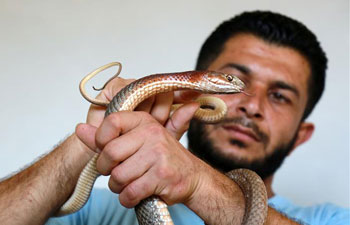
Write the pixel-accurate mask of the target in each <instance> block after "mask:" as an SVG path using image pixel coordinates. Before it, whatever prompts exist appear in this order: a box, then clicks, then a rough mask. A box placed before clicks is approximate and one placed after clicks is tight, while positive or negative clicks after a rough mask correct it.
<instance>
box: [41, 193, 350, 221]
mask: <svg viewBox="0 0 350 225" xmlns="http://www.w3.org/2000/svg"><path fill="white" fill-rule="evenodd" d="M269 205H270V206H271V207H273V208H275V209H276V210H277V211H279V212H281V213H283V214H285V215H286V216H288V217H289V218H292V219H295V220H296V221H298V222H299V223H301V224H310V225H316V224H317V225H326V224H327V225H349V224H350V210H349V209H344V208H340V207H337V206H335V205H333V204H328V203H327V204H321V205H315V206H311V207H299V206H296V205H294V204H293V203H291V202H290V201H288V200H287V199H285V198H283V197H281V196H278V195H276V196H274V197H272V198H270V199H269ZM169 211H170V214H171V217H172V219H173V221H174V224H175V225H203V224H204V222H203V221H202V220H201V219H200V218H199V217H198V216H197V215H196V214H194V213H193V212H192V211H191V210H189V209H188V208H186V206H184V205H182V204H176V205H173V206H170V207H169ZM60 224H64V225H97V224H99V225H117V224H120V225H138V223H137V219H136V215H135V212H134V209H127V208H124V207H123V206H122V205H120V203H119V200H118V195H116V194H114V193H112V192H111V191H109V190H107V189H94V190H93V191H92V193H91V196H90V198H89V201H88V202H87V203H86V205H85V206H84V207H83V208H82V209H81V210H80V211H78V212H76V213H74V214H71V215H67V216H63V217H56V218H51V219H49V221H48V222H47V223H46V225H60Z"/></svg>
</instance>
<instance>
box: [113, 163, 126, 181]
mask: <svg viewBox="0 0 350 225" xmlns="http://www.w3.org/2000/svg"><path fill="white" fill-rule="evenodd" d="M124 174H125V173H123V171H122V170H121V169H120V168H119V167H116V168H114V169H113V170H112V172H111V179H112V180H113V181H114V182H116V183H117V184H120V185H123V183H124V182H125V175H124Z"/></svg>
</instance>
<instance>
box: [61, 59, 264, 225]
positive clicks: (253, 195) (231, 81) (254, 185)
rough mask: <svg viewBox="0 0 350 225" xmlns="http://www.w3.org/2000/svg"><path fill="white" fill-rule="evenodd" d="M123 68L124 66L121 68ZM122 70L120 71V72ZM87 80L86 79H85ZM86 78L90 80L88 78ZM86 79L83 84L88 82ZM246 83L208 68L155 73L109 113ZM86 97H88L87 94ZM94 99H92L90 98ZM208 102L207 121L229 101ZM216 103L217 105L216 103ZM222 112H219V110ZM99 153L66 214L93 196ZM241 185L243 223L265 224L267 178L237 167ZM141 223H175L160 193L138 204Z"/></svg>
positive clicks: (122, 95)
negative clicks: (162, 96) (166, 96)
mask: <svg viewBox="0 0 350 225" xmlns="http://www.w3.org/2000/svg"><path fill="white" fill-rule="evenodd" d="M114 65H119V66H120V64H119V63H111V64H107V65H105V66H104V67H101V68H99V69H97V70H96V71H94V72H93V73H91V74H89V75H88V76H87V77H88V78H87V79H90V78H91V77H92V76H94V75H96V74H97V73H98V72H100V71H102V70H104V69H107V68H109V67H111V66H114ZM119 72H120V70H119ZM119 72H118V74H119ZM83 80H84V79H83ZM84 82H86V80H84ZM84 82H83V81H82V84H81V87H82V86H84V84H85V83H84ZM243 88H244V84H243V82H242V81H240V80H239V79H238V78H237V77H235V76H232V75H229V74H223V73H217V72H208V71H189V72H182V73H173V74H157V75H151V76H147V77H144V78H141V79H139V80H136V81H135V82H133V83H131V84H129V85H127V86H126V87H124V88H123V89H122V90H121V91H120V92H119V93H118V94H117V95H116V96H115V97H114V98H113V99H112V101H111V102H110V103H109V104H108V107H107V110H106V113H105V116H108V115H109V114H111V113H113V112H117V111H123V110H125V111H132V110H134V109H135V107H136V106H137V105H138V104H139V103H140V102H142V101H143V100H145V99H147V98H148V97H150V96H152V95H155V94H158V93H164V92H169V91H175V90H183V89H190V90H196V91H200V92H202V93H237V92H241V91H242V89H243ZM84 97H86V96H85V95H84ZM88 100H89V101H91V99H88ZM202 101H204V103H203V102H202V103H201V104H206V105H208V104H209V108H215V110H216V112H213V110H205V109H199V110H198V111H197V112H196V114H195V117H197V118H199V119H201V120H203V121H205V122H207V123H215V122H217V121H219V120H221V119H222V118H223V117H224V115H225V114H226V105H225V103H223V102H222V101H219V100H217V98H215V99H214V100H213V99H211V98H203V100H202ZM213 101H214V103H212V102H213ZM213 104H214V105H213ZM218 112H219V114H218ZM98 155H99V154H97V153H96V154H95V155H94V157H93V158H92V159H91V160H90V161H89V163H88V164H87V165H86V166H85V168H84V169H83V171H82V173H81V174H80V177H79V179H78V182H77V185H76V187H75V190H74V192H73V194H72V196H71V197H70V199H69V200H68V201H67V202H66V203H65V204H64V205H63V206H62V207H61V209H60V210H59V212H58V215H65V214H69V213H73V212H75V211H78V210H79V209H80V208H82V207H83V205H84V204H85V203H86V201H87V200H88V198H89V195H90V192H91V189H92V186H93V184H94V182H95V180H96V179H97V177H98V176H99V173H98V172H97V170H96V161H97V158H98ZM226 175H227V176H229V177H230V178H231V179H233V180H234V181H235V182H236V183H238V184H239V186H240V187H241V189H242V191H243V193H244V195H245V199H246V203H245V205H246V211H245V216H244V219H243V224H250V225H258V224H263V223H264V221H265V218H266V214H267V195H266V190H265V186H264V183H263V181H262V180H261V179H260V177H259V176H258V175H256V174H255V173H254V172H252V171H250V170H246V169H239V170H234V171H231V172H229V173H227V174H226ZM135 211H136V215H137V218H138V221H139V224H140V225H156V224H159V225H171V224H173V222H172V219H171V217H170V214H169V212H168V210H167V205H166V204H165V203H164V202H163V201H162V200H161V199H159V198H158V197H156V196H152V197H149V198H147V199H145V200H143V201H141V202H140V204H139V205H137V206H136V207H135Z"/></svg>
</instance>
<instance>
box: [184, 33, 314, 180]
mask: <svg viewBox="0 0 350 225" xmlns="http://www.w3.org/2000/svg"><path fill="white" fill-rule="evenodd" d="M208 70H214V71H220V72H224V73H230V74H234V75H236V76H237V77H239V78H240V79H241V80H242V81H243V82H244V83H245V84H246V88H245V92H247V93H249V95H246V94H242V93H241V94H235V95H218V96H217V97H219V98H221V99H223V100H224V101H225V102H226V104H227V106H228V114H227V120H225V121H224V122H222V123H220V124H216V125H204V124H200V123H199V122H196V121H194V122H192V124H191V128H190V130H189V144H190V148H191V150H192V151H194V152H195V153H196V154H198V155H199V156H201V157H202V158H204V159H205V160H207V161H208V162H209V163H212V164H213V166H216V167H219V169H223V170H228V169H231V168H230V166H227V165H226V164H228V165H230V164H232V168H236V167H241V166H244V167H248V168H250V167H252V168H251V169H255V167H261V166H265V167H266V165H264V164H266V162H267V161H268V162H269V163H270V164H273V163H274V162H275V161H280V162H277V163H278V164H279V165H280V164H281V163H282V161H283V158H284V157H285V156H286V155H287V154H288V153H289V152H290V150H291V149H293V148H294V147H296V145H298V144H300V143H301V142H303V141H300V135H299V134H298V132H299V130H300V127H301V125H303V123H301V118H302V115H303V112H304V109H305V107H306V103H307V84H308V79H309V76H310V68H309V64H308V62H307V61H306V59H305V58H304V57H303V56H302V55H301V54H299V53H298V52H297V51H295V50H293V49H291V48H287V47H281V46H277V45H273V44H268V43H266V42H264V41H263V40H261V39H258V38H256V37H255V36H253V35H248V34H241V35H237V36H235V37H233V38H231V39H229V40H228V41H227V42H226V44H225V46H224V49H223V51H222V52H221V54H220V55H219V56H218V57H217V58H216V60H215V61H214V62H213V63H212V64H211V65H210V66H209V68H208ZM311 133H312V132H311ZM196 135H197V136H196ZM310 135H311V134H310ZM198 139H201V141H199V140H198ZM203 139H204V140H203ZM194 141H195V142H197V143H194ZM198 142H202V143H204V144H203V145H200V144H198ZM202 150H203V151H204V153H203V154H202V153H201V151H202ZM209 151H211V152H210V153H208V152H209ZM214 157H215V159H214ZM211 161H212V162H211ZM221 164H223V165H221ZM224 164H225V165H224ZM279 165H277V167H278V166H279ZM220 167H222V168H220ZM258 169H259V168H258ZM276 169H277V168H276ZM273 172H274V171H270V172H268V173H270V174H267V175H271V173H273ZM265 175H266V174H265Z"/></svg>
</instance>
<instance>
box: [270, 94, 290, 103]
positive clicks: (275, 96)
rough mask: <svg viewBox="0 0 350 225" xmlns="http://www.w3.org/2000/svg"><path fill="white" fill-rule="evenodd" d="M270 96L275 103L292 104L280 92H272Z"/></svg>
mask: <svg viewBox="0 0 350 225" xmlns="http://www.w3.org/2000/svg"><path fill="white" fill-rule="evenodd" d="M270 96H271V97H272V99H273V100H274V101H277V102H280V103H288V102H290V100H289V99H288V98H287V97H286V96H284V95H283V94H281V93H280V92H272V93H271V94H270Z"/></svg>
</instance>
